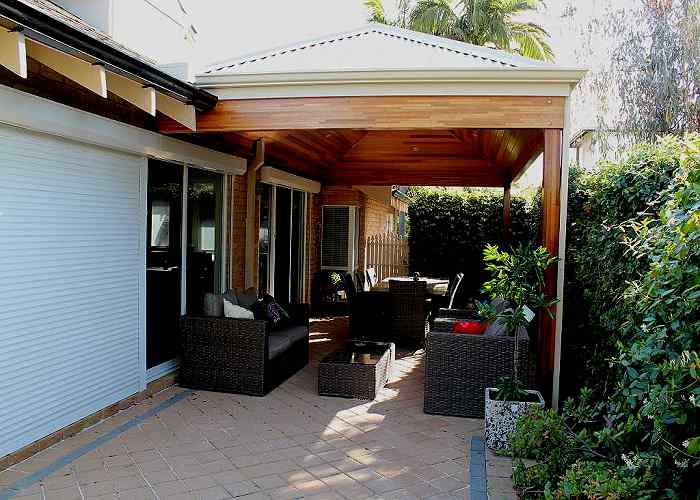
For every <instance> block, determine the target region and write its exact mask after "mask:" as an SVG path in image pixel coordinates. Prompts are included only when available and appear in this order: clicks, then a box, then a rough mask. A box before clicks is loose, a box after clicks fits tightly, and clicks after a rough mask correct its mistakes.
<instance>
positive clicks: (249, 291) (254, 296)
mask: <svg viewBox="0 0 700 500" xmlns="http://www.w3.org/2000/svg"><path fill="white" fill-rule="evenodd" d="M236 298H237V299H238V305H241V306H243V307H247V308H248V309H250V307H251V306H252V305H253V304H255V301H256V300H258V289H257V288H255V287H254V286H251V287H250V288H246V289H245V290H239V291H237V292H236Z"/></svg>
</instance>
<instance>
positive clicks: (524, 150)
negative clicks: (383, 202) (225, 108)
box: [196, 129, 543, 187]
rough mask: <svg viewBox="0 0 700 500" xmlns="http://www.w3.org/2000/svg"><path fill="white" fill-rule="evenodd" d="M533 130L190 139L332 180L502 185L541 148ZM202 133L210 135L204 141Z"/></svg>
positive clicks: (279, 134)
mask: <svg viewBox="0 0 700 500" xmlns="http://www.w3.org/2000/svg"><path fill="white" fill-rule="evenodd" d="M542 137H543V136H542V131H541V130H537V129H450V130H369V131H368V130H359V129H316V130H271V131H247V132H226V133H216V134H213V133H212V134H198V135H197V136H196V141H197V142H199V143H208V144H210V145H216V148H217V149H220V150H221V149H224V148H225V147H226V146H228V148H229V151H230V152H231V153H233V154H237V155H241V156H244V157H247V158H251V157H252V152H253V144H254V141H255V140H257V139H264V140H265V151H266V163H267V164H270V165H273V166H275V167H277V168H280V169H283V170H287V171H289V172H292V173H295V174H298V175H303V176H306V177H310V178H312V179H315V180H319V181H322V182H326V183H329V184H336V185H362V184H364V185H391V184H402V185H453V186H487V187H497V186H503V185H504V184H505V183H507V182H508V181H509V180H510V179H512V178H514V177H515V176H517V175H518V173H519V172H520V170H521V169H522V168H523V167H524V166H526V165H527V164H528V163H529V162H530V161H531V160H532V158H533V157H534V156H536V155H537V154H538V153H539V151H541V149H542V144H543V139H542ZM204 138H209V139H208V140H206V139H204Z"/></svg>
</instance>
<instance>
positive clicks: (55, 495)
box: [44, 485, 83, 500]
mask: <svg viewBox="0 0 700 500" xmlns="http://www.w3.org/2000/svg"><path fill="white" fill-rule="evenodd" d="M44 495H45V497H46V498H47V500H54V499H55V500H82V498H83V496H82V495H81V494H80V489H79V488H78V486H77V485H76V486H73V487H70V488H62V489H58V490H53V491H49V492H45V493H44Z"/></svg>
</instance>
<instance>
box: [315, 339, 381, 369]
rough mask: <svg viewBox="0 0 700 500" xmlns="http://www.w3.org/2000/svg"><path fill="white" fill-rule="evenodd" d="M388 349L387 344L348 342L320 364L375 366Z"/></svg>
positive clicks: (359, 341)
mask: <svg viewBox="0 0 700 500" xmlns="http://www.w3.org/2000/svg"><path fill="white" fill-rule="evenodd" d="M390 348H391V344H390V343H389V342H371V341H361V340H348V341H347V342H346V343H345V345H344V346H343V347H341V348H340V349H338V350H336V351H333V352H332V353H330V354H328V355H327V356H326V357H325V358H323V359H322V360H321V363H341V364H352V365H376V364H377V363H378V362H379V360H380V359H382V356H383V355H384V353H386V352H387V351H388V350H389V349H390Z"/></svg>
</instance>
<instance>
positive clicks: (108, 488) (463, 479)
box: [0, 318, 512, 500]
mask: <svg viewBox="0 0 700 500" xmlns="http://www.w3.org/2000/svg"><path fill="white" fill-rule="evenodd" d="M345 331H347V323H346V322H345V320H344V319H343V318H332V319H330V318H329V319H317V320H314V321H313V323H312V337H311V342H312V344H311V353H312V354H311V363H310V364H309V366H307V367H306V368H305V369H304V370H302V371H300V372H299V373H297V374H296V375H295V376H294V377H292V378H291V379H290V380H288V381H287V382H285V383H284V384H283V385H282V386H280V387H279V388H277V389H276V390H274V391H273V392H272V393H271V394H269V395H268V396H266V397H264V398H256V397H248V396H239V395H233V394H221V393H213V392H204V391H192V392H188V391H185V390H184V389H181V388H179V387H173V388H170V389H168V390H166V391H163V392H161V393H159V394H157V395H156V396H155V397H153V398H151V399H149V400H147V401H144V402H143V403H141V404H138V405H135V406H133V407H131V408H129V409H127V410H125V411H123V412H120V413H119V414H117V415H116V416H114V417H112V418H110V419H108V420H106V421H103V422H101V423H100V424H98V425H96V426H95V427H92V428H90V429H89V430H86V431H84V432H82V433H80V434H78V435H76V436H74V437H72V438H70V439H68V440H66V441H64V442H62V443H59V444H58V445H56V446H54V447H52V448H50V449H48V450H46V451H44V452H42V453H40V454H38V455H36V456H34V457H33V458H31V459H29V460H27V461H25V462H22V463H20V464H18V465H16V466H14V467H12V468H11V469H9V470H7V471H5V472H3V473H0V498H2V493H1V492H2V490H3V488H6V487H8V486H9V485H12V484H15V483H16V481H18V480H22V479H23V478H27V476H29V475H31V474H32V473H36V472H37V471H41V470H44V469H45V468H46V467H48V466H50V465H51V464H53V463H55V461H57V460H62V462H60V463H61V464H63V463H65V465H63V466H62V467H61V468H60V469H58V470H55V471H54V472H53V473H52V474H50V475H49V476H48V477H46V478H45V479H43V480H42V481H38V482H36V483H34V484H32V485H31V486H29V487H27V488H24V489H22V490H20V491H19V492H18V493H17V495H16V498H37V499H39V498H41V499H50V500H52V499H92V498H99V499H102V498H130V499H146V498H149V499H150V498H159V499H181V498H183V499H184V498H198V499H211V500H215V499H223V498H231V497H237V498H238V497H241V498H245V499H251V500H252V499H259V498H301V497H303V498H328V499H332V498H340V499H342V498H349V499H362V498H384V499H393V498H396V499H399V498H400V499H409V498H435V499H442V498H445V499H452V498H455V499H466V498H469V496H470V495H469V482H470V481H469V463H468V460H469V459H468V457H469V454H470V449H469V447H470V442H471V438H472V436H480V435H481V434H482V425H483V423H482V421H481V420H471V419H463V418H450V417H440V416H431V415H426V414H424V413H423V364H422V363H423V357H422V353H421V352H418V353H406V352H399V353H397V362H396V364H395V367H394V371H393V375H392V378H391V380H390V382H389V384H388V385H387V387H386V388H385V389H384V390H383V391H382V392H381V394H380V395H379V396H378V397H377V399H376V400H375V401H371V402H364V401H359V400H350V399H342V398H330V397H321V396H318V394H317V393H316V372H317V367H318V361H319V359H320V358H321V357H322V356H323V355H324V354H325V353H327V352H329V351H330V350H331V349H333V348H334V347H335V346H336V345H337V342H339V341H340V340H342V338H343V335H344V332H345ZM183 392H185V394H183V395H182V396H181V398H182V399H179V400H177V401H176V402H174V404H171V405H170V406H169V407H167V408H165V409H163V410H162V411H160V412H159V413H158V414H157V415H154V416H151V417H148V418H146V419H143V421H140V422H139V423H138V425H134V426H132V427H131V428H129V429H128V430H126V431H125V432H122V433H117V434H116V436H115V437H114V438H113V439H111V440H109V441H107V442H105V443H103V444H101V445H99V446H97V447H96V448H95V449H94V450H93V451H90V452H89V453H86V454H84V455H82V456H80V457H79V458H77V459H75V460H73V461H71V460H70V456H69V457H68V458H66V455H68V454H70V453H71V452H75V450H77V449H79V448H80V447H81V446H85V445H87V444H90V443H92V442H94V440H95V439H96V438H100V437H101V436H105V435H106V434H107V433H109V432H112V433H113V434H114V433H115V430H117V431H118V430H119V429H118V428H119V427H120V426H122V425H124V424H125V423H127V422H130V421H133V419H134V418H135V417H138V416H140V415H143V414H144V413H146V412H148V411H149V410H152V409H154V408H155V407H157V406H158V405H159V404H162V403H163V402H169V403H168V404H170V403H172V401H171V398H173V396H176V395H178V394H180V393H183ZM492 460H494V457H490V458H489V459H488V466H489V469H490V470H493V471H496V472H498V467H501V469H502V470H504V471H505V470H506V469H507V464H505V465H504V464H499V463H496V464H492V463H491V461H492ZM496 462H498V459H496ZM54 468H55V466H54ZM503 475H504V476H505V473H504V474H503ZM504 481H506V482H505V483H504V484H503V485H501V487H500V488H501V489H503V492H504V493H502V494H499V495H498V497H499V498H500V497H501V495H504V496H507V497H511V498H512V493H510V490H509V488H510V486H509V480H507V479H504ZM476 496H477V495H474V497H476Z"/></svg>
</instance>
